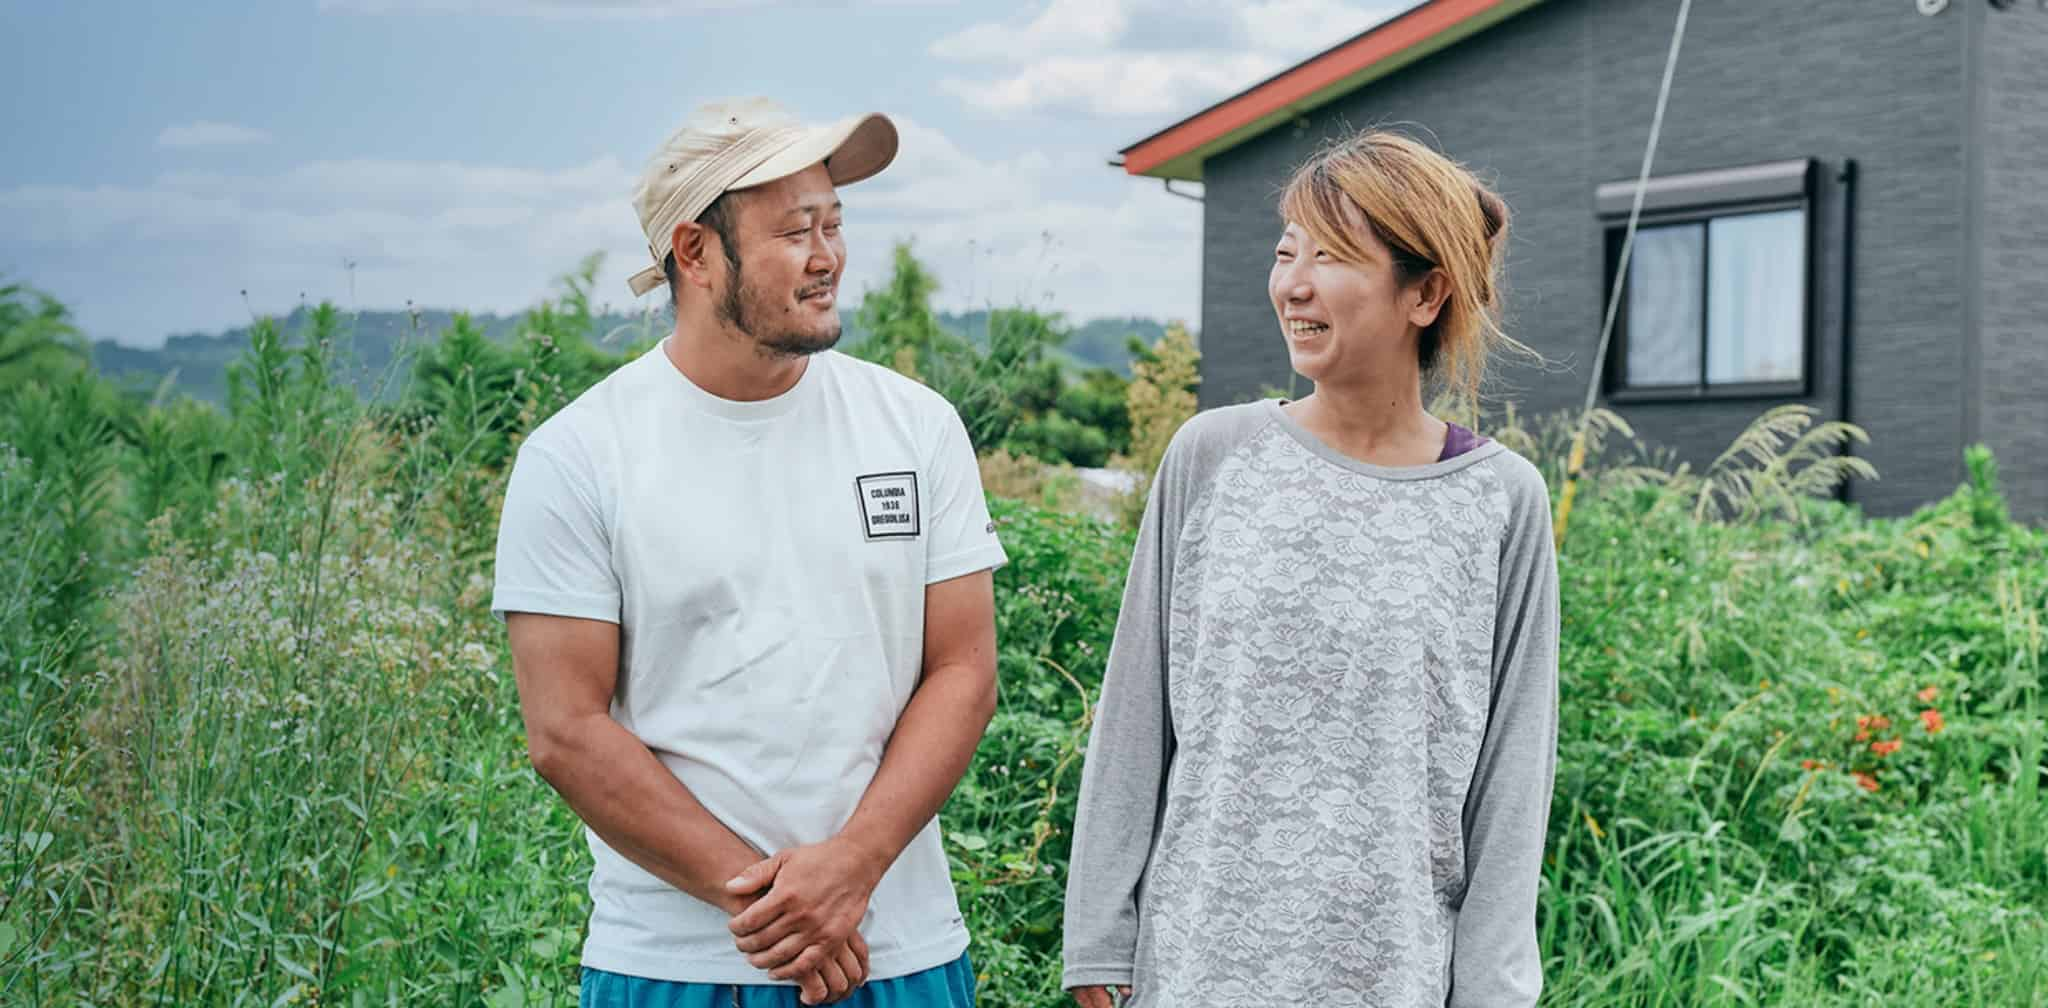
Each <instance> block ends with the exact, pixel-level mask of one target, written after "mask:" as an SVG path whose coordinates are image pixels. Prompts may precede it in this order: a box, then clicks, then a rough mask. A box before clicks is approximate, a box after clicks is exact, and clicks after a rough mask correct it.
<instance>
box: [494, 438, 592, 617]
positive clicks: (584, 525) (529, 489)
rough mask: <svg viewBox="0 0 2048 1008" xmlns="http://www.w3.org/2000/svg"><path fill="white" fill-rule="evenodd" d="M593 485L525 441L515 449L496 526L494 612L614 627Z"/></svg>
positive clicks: (582, 471)
mask: <svg viewBox="0 0 2048 1008" xmlns="http://www.w3.org/2000/svg"><path fill="white" fill-rule="evenodd" d="M598 500H599V494H598V488H597V486H596V479H595V477H594V475H593V473H592V470H591V469H590V467H589V466H587V465H584V466H578V465H575V464H573V463H571V462H570V461H568V460H567V459H565V458H564V457H562V456H560V455H557V454H556V453H555V451H553V450H552V449H548V448H543V447H541V446H540V445H538V444H535V443H534V442H533V441H531V440H529V441H528V442H527V443H526V444H524V445H522V446H521V447H520V449H519V457H518V459H517V460H516V461H515V462H514V463H513V465H512V478H511V480H510V481H509V482H508V483H507V485H506V487H505V510H504V512H503V515H502V516H501V517H500V519H499V521H498V560H497V578H496V583H495V585H494V588H493V592H492V596H491V613H492V615H494V616H497V617H498V618H499V619H503V618H504V617H505V614H506V613H508V612H529V613H545V614H547V615H551V616H576V617H581V618H583V619H595V620H606V621H609V622H612V623H617V622H619V598H620V593H619V579H618V574H617V572H616V571H615V570H614V569H613V567H612V551H611V534H610V530H609V529H607V528H606V527H605V520H604V511H603V510H602V509H601V508H600V507H599V505H598Z"/></svg>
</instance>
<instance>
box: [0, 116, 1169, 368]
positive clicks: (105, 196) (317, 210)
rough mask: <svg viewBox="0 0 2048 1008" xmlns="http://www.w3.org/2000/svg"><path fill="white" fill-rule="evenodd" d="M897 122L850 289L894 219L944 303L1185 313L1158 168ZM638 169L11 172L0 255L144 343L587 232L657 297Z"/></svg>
mask: <svg viewBox="0 0 2048 1008" xmlns="http://www.w3.org/2000/svg"><path fill="white" fill-rule="evenodd" d="M897 123H898V127H899V129H900V130H901V134H902V147H901V154H900V155H899V159H898V161H897V163H895V164H894V165H892V166H891V168H890V169H889V170H888V171H886V172H884V173H882V175H880V176H878V177H876V178H875V179H872V180H869V181H866V182H862V183H860V184H858V185H855V186H851V187H849V188H848V189H847V191H846V193H845V197H844V198H845V200H846V203H847V207H848V218H847V221H848V222H847V235H848V245H849V263H848V269H847V274H846V277H845V280H844V286H845V290H846V294H847V297H846V303H847V304H849V305H851V304H854V303H857V302H858V301H859V299H860V297H861V296H862V295H863V294H864V293H865V291H867V290H869V289H873V288H875V287H878V286H880V284H881V283H882V281H883V280H884V279H885V278H886V275H887V270H888V268H889V249H890V246H891V244H892V243H894V242H895V241H898V240H910V241H911V242H913V247H914V248H915V249H916V251H917V254H918V256H919V257H920V258H921V259H923V260H924V261H925V262H926V263H927V264H929V265H930V266H931V267H932V269H933V270H934V272H935V273H936V274H937V275H938V278H939V280H940V283H941V285H942V286H941V291H940V295H939V302H940V304H942V305H944V306H947V307H951V308H956V309H957V308H967V307H986V306H989V305H995V306H1003V305H1012V304H1019V303H1022V304H1028V305H1031V306H1034V307H1039V308H1045V309H1050V310H1056V311H1062V312H1065V313H1066V314H1067V315H1068V316H1069V317H1070V318H1075V319H1085V318H1091V317H1097V316H1105V315H1132V314H1149V315H1157V316H1167V315H1185V314H1187V312H1186V308H1187V306H1190V305H1194V304H1196V303H1197V302H1198V300H1199V298H1198V285H1199V280H1200V276H1199V261H1200V260H1199V257H1200V247H1201V246H1200V225H1201V215H1200V208H1199V207H1198V206H1196V205H1195V204H1192V203H1188V202H1186V201H1184V200H1179V199H1175V198H1173V197H1171V196H1168V195H1166V194H1165V193H1163V192H1161V191H1159V190H1158V189H1157V188H1155V187H1152V186H1129V187H1109V188H1110V192H1109V194H1108V195H1105V196H1103V197H1101V198H1099V199H1091V198H1089V197H1087V196H1083V195H1077V194H1076V192H1075V187H1074V186H1073V184H1072V181H1073V179H1075V178H1076V177H1082V176H1084V175H1086V174H1092V173H1100V172H1104V171H1106V170H1107V169H1106V168H1105V167H1104V166H1103V165H1102V163H1101V160H1100V158H1099V157H1096V156H1094V155H1088V154H1081V153H1074V154H1058V155H1050V154H1046V153H1042V152H1028V153H1025V154H1022V155H1019V156H1016V157H1011V158H983V157H977V156H975V155H973V154H970V153H968V152H966V151H964V150H962V149H961V148H960V147H959V146H958V145H957V144H955V143H954V142H953V141H952V140H951V139H950V138H949V137H947V136H946V135H945V134H943V133H941V132H940V131H938V130H936V129H933V128H930V127H928V126H926V125H924V124H921V123H918V122H915V121H909V120H904V119H899V120H898V121H897ZM636 174H637V173H636V172H635V171H634V170H632V169H629V168H627V167H626V166H624V165H622V164H620V163H619V162H618V161H617V160H616V159H613V158H600V159H595V160H592V161H589V162H587V163H584V164H580V165H572V166H569V167H565V168H561V169H556V170H538V169H524V168H512V167H505V166H495V165H477V164H464V163H456V162H414V161H392V160H369V159H365V160H351V161H319V162H311V163H306V164H302V165H299V166H296V167H293V168H290V169H287V170H284V171H281V172H276V173H271V174H258V175H234V174H226V173H220V172H184V173H177V174H168V175H163V176H160V177H158V178H157V179H156V180H154V181H153V182H151V183H149V184H146V185H138V186H49V185H38V186H20V187H16V188H12V189H4V190H0V273H5V274H7V275H10V276H15V277H19V278H20V279H23V280H26V281H27V282H30V283H33V284H35V285H37V286H39V287H44V288H46V289H48V290H50V291H51V292H52V293H54V294H56V295H57V296H58V297H60V298H61V299H63V300H65V301H66V302H67V303H70V304H72V305H73V306H74V307H75V308H76V309H77V311H78V314H79V318H80V321H81V323H82V324H83V325H84V327H85V329H86V330H87V332H88V333H89V334H91V335H93V336H94V337H97V338H117V339H120V340H122V341H123V342H128V343H134V344H143V345H148V344H153V343H155V342H157V341H158V340H160V339H161V338H162V337H163V336H164V335H166V334H167V333H170V332H177V331H191V330H198V329H216V328H221V327H224V326H227V325H231V324H236V323H238V322H240V321H244V320H246V314H245V309H244V306H243V302H242V299H241V295H240V293H239V292H240V291H242V290H245V289H246V290H247V291H248V292H249V293H248V297H249V303H250V304H251V305H252V306H253V307H254V308H255V309H256V310H257V311H259V312H265V313H282V312H285V311H288V310H290V308H291V307H292V306H293V305H294V304H296V303H297V302H298V300H299V299H300V298H301V297H302V296H303V297H305V298H307V299H311V300H319V299H323V298H325V299H332V300H334V301H336V302H337V303H338V304H341V305H343V306H344V307H363V308H380V307H381V308H395V307H399V306H402V305H403V304H405V303H406V302H407V301H411V302H412V303H414V304H418V305H422V306H430V307H454V308H463V309H468V310H474V311H498V312H512V311H518V310H521V309H524V308H527V307H530V306H531V305H532V304H533V303H534V302H535V301H536V300H538V299H539V298H541V297H544V296H548V294H549V293H550V292H551V290H552V284H553V282H554V280H555V279H556V278H557V277H558V276H560V275H561V274H562V273H564V272H566V271H567V270H569V269H570V268H572V267H573V266H574V265H575V264H576V263H577V261H578V260H580V259H581V258H582V257H583V256H584V255H585V254H587V253H589V252H592V251H602V252H604V253H605V254H606V260H605V265H604V267H603V269H602V271H601V272H600V274H599V277H598V286H597V289H596V297H597V300H598V301H599V302H600V303H605V302H609V303H610V304H611V305H613V306H614V307H617V308H621V309H626V308H631V307H638V306H641V305H645V304H650V303H652V300H653V299H652V297H650V298H649V299H646V300H644V301H639V302H635V301H634V300H633V299H632V298H631V296H630V295H629V294H628V293H627V290H626V286H625V278H626V277H627V276H628V275H630V274H632V273H633V272H635V271H637V270H639V269H640V268H641V267H642V266H643V265H645V261H646V256H647V252H646V248H645V246H644V244H643V239H642V237H641V235H640V231H639V227H638V222H637V220H636V219H635V217H634V214H633V210H632V208H631V205H630V202H629V199H630V197H629V194H630V192H631V189H632V183H633V179H634V176H635V175H636ZM1117 190H1121V191H1120V192H1119V191H1117ZM345 264H353V265H352V267H351V266H347V265H345ZM351 290H353V300H352V301H351V299H350V294H351ZM1189 321H1191V322H1192V321H1197V320H1194V319H1190V320H1189Z"/></svg>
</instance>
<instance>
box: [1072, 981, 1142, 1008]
mask: <svg viewBox="0 0 2048 1008" xmlns="http://www.w3.org/2000/svg"><path fill="white" fill-rule="evenodd" d="M1067 993H1069V994H1072V995H1074V1003H1075V1004H1077V1005H1080V1006H1081V1008H1115V1006H1116V1005H1119V1004H1122V1003H1123V1002H1125V1001H1129V1000H1130V999H1131V988H1130V986H1129V985H1128V984H1126V985H1124V986H1122V987H1118V988H1117V989H1116V993H1117V996H1116V997H1115V998H1112V997H1110V993H1109V988H1107V987H1076V988H1074V989H1073V990H1071V991H1068V992H1067Z"/></svg>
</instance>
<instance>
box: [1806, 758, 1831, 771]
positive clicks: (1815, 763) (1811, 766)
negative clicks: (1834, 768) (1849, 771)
mask: <svg viewBox="0 0 2048 1008" xmlns="http://www.w3.org/2000/svg"><path fill="white" fill-rule="evenodd" d="M1827 768H1828V765H1827V764H1826V763H1822V762H1821V761H1819V760H1817V759H1803V760H1800V761H1799V769H1801V770H1826V769H1827Z"/></svg>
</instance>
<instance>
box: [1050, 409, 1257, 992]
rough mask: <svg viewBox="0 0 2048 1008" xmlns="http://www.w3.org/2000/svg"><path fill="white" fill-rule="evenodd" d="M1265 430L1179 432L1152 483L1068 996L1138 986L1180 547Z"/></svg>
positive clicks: (1222, 413) (1085, 845)
mask: <svg viewBox="0 0 2048 1008" xmlns="http://www.w3.org/2000/svg"><path fill="white" fill-rule="evenodd" d="M1264 422H1265V421H1263V420H1262V419H1261V416H1260V414H1259V413H1257V412H1256V411H1255V410H1254V409H1252V408H1248V407H1243V406H1237V407H1225V408H1223V409H1219V410H1212V411H1210V412H1208V413H1204V414H1201V415H1199V416H1197V417H1195V418H1194V419H1193V420H1190V421H1189V422H1188V423H1187V424H1185V425H1183V426H1182V427H1181V429H1180V431H1179V432H1178V433H1177V434H1175V435H1174V439H1173V443H1172V444H1171V445H1170V446H1169V447H1168V448H1167V450H1166V457H1165V459H1164V460H1162V461H1161V462H1160V464H1159V472H1158V474H1157V476H1156V477H1155V478H1154V480H1153V483H1152V494H1151V497H1150V499H1149V500H1148V501H1147V503H1146V505H1145V518H1144V521H1143V523H1142V524H1141V525H1140V526H1139V530H1138V544H1137V549H1136V552H1135V553H1134V554H1133V555H1132V557H1131V569H1130V575H1129V578H1128V579H1127V580H1126V581H1125V582H1124V600H1123V608H1122V609H1121V610H1120V611H1119V613H1118V615H1117V622H1116V636H1115V638H1114V639H1113V640H1112V641H1111V643H1110V648H1109V664H1108V666H1107V667H1106V668H1105V669H1104V670H1103V674H1102V695H1101V697H1100V699H1099V700H1098V702H1097V704H1096V707H1095V725H1094V728H1093V730H1092V732H1091V733H1090V735H1089V738H1088V755H1087V762H1086V763H1085V764H1084V765H1083V767H1082V770H1081V796H1080V799H1079V801H1078V805H1077V807H1076V809H1075V813H1074V847H1073V856H1072V857H1071V859H1070V860H1069V862H1068V871H1067V903H1066V921H1065V931H1066V934H1065V941H1064V957H1065V965H1066V970H1065V973H1064V974H1063V975H1062V977H1061V981H1060V985H1061V986H1062V987H1064V988H1066V989H1069V990H1071V989H1073V988H1075V987H1094V986H1108V985H1114V984H1128V983H1130V982H1131V975H1132V972H1133V965H1134V963H1133V960H1134V958H1135V956H1136V953H1137V947H1138V895H1139V892H1140V889H1141V887H1142V885H1143V883H1144V878H1145V870H1146V867H1147V865H1148V864H1149V862H1150V861H1151V858H1152V845H1153V843H1154V841H1155V839H1156V838H1157V836H1158V833H1159V820H1160V816H1161V814H1162V813H1163V811H1164V810H1165V805H1166V781H1167V774H1168V772H1169V771H1170V769H1171V767H1172V765H1173V753H1174V734H1173V711H1172V709H1171V707H1170V705H1169V703H1168V700H1167V695H1166V682H1167V666H1166V662H1167V646H1166V642H1167V624H1168V618H1169V608H1170V607H1169V603H1170V601H1171V599H1172V598H1173V562H1174V554H1175V547H1176V545H1177V543H1178V541H1179V538H1180V533H1181V528H1182V525H1183V522H1184V520H1185V517H1186V514H1187V511H1188V509H1189V508H1190V507H1192V506H1193V499H1194V498H1195V497H1196V496H1198V495H1199V494H1200V492H1201V488H1202V486H1203V485H1205V483H1206V481H1207V480H1208V478H1209V476H1210V475H1211V474H1213V473H1214V472H1215V471H1216V469H1217V467H1218V466H1219V465H1220V464H1221V462H1222V460H1223V459H1224V458H1226V457H1228V456H1229V454H1230V453H1231V452H1232V451H1234V450H1235V449H1236V448H1237V446H1238V445H1240V444H1242V443H1243V442H1244V440H1245V439H1246V438H1247V437H1248V436H1250V435H1251V434H1252V433H1253V432H1255V431H1256V430H1258V429H1259V428H1260V427H1261V426H1263V424H1264Z"/></svg>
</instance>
